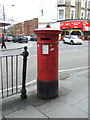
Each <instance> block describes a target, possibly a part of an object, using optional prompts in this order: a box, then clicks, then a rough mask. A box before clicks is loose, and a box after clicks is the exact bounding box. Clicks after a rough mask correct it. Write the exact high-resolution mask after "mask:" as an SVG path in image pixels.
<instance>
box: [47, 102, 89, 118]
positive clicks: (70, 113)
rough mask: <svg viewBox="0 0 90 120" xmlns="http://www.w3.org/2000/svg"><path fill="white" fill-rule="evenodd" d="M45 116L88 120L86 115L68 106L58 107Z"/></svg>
mask: <svg viewBox="0 0 90 120" xmlns="http://www.w3.org/2000/svg"><path fill="white" fill-rule="evenodd" d="M46 115H47V116H48V117H50V118H88V114H86V113H84V112H82V111H81V110H79V109H77V108H75V107H74V106H71V105H69V104H65V105H62V106H58V107H57V108H56V109H55V110H53V111H51V112H48V113H46Z"/></svg>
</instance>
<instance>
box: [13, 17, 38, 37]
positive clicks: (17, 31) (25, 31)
mask: <svg viewBox="0 0 90 120" xmlns="http://www.w3.org/2000/svg"><path fill="white" fill-rule="evenodd" d="M36 28H38V18H34V19H32V20H26V21H24V22H22V23H18V24H15V25H14V29H13V31H14V35H34V29H36Z"/></svg>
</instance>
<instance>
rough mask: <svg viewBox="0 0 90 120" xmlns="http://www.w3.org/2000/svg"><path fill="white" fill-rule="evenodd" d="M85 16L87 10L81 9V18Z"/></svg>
mask: <svg viewBox="0 0 90 120" xmlns="http://www.w3.org/2000/svg"><path fill="white" fill-rule="evenodd" d="M84 18H85V11H84V10H81V19H84Z"/></svg>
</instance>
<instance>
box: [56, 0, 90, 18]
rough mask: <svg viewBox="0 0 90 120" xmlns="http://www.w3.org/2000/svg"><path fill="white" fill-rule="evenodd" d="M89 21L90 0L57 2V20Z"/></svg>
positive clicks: (58, 0) (59, 0)
mask: <svg viewBox="0 0 90 120" xmlns="http://www.w3.org/2000/svg"><path fill="white" fill-rule="evenodd" d="M66 19H90V0H57V20H66Z"/></svg>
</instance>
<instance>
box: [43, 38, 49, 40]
mask: <svg viewBox="0 0 90 120" xmlns="http://www.w3.org/2000/svg"><path fill="white" fill-rule="evenodd" d="M41 40H50V38H41Z"/></svg>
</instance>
